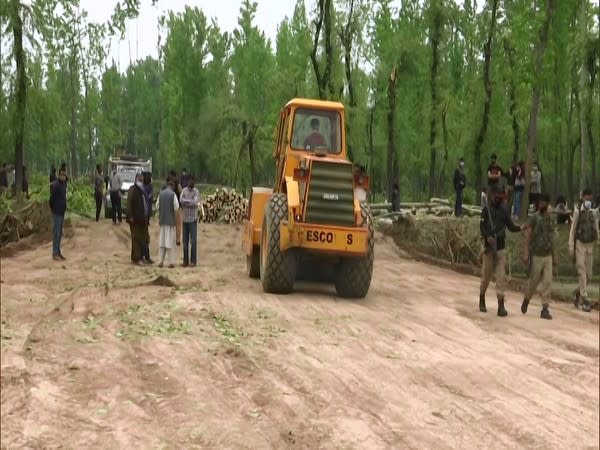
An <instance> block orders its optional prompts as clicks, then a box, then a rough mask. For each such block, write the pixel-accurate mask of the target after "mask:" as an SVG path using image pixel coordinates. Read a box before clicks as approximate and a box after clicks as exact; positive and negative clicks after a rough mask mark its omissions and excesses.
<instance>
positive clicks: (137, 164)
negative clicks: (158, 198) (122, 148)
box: [104, 155, 152, 219]
mask: <svg viewBox="0 0 600 450" xmlns="http://www.w3.org/2000/svg"><path fill="white" fill-rule="evenodd" d="M115 170H116V172H117V173H118V174H119V175H120V177H121V181H122V183H123V185H122V186H121V208H122V209H123V215H124V216H125V215H126V214H127V192H128V191H129V188H130V187H131V186H133V184H134V183H135V176H136V174H138V173H140V172H152V158H148V159H144V158H138V157H137V156H127V155H124V156H111V157H110V158H108V172H107V175H108V176H110V175H112V173H113V171H115ZM104 205H105V206H104V215H105V217H106V218H107V219H108V218H110V217H111V212H112V203H111V201H110V186H109V189H107V190H106V199H105V203H104Z"/></svg>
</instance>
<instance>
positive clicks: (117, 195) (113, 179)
mask: <svg viewBox="0 0 600 450" xmlns="http://www.w3.org/2000/svg"><path fill="white" fill-rule="evenodd" d="M108 181H109V189H110V204H111V210H110V212H111V217H112V221H113V225H116V224H117V214H118V215H119V223H122V222H123V212H122V210H121V188H122V187H123V181H121V176H120V175H119V174H118V173H117V165H116V164H113V166H112V173H111V175H110V177H109V180H108Z"/></svg>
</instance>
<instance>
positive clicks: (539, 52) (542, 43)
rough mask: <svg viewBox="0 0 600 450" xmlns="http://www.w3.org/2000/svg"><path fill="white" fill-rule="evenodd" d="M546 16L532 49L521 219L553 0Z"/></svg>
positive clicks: (526, 208)
mask: <svg viewBox="0 0 600 450" xmlns="http://www.w3.org/2000/svg"><path fill="white" fill-rule="evenodd" d="M546 1H547V3H546V17H545V19H544V22H543V24H542V27H541V29H540V39H539V41H538V42H537V44H536V46H535V50H534V61H535V65H534V74H533V75H534V76H533V80H534V81H533V83H534V84H533V96H532V100H531V112H530V114H529V126H528V128H527V163H526V165H525V192H524V193H523V202H522V205H523V207H522V208H521V219H525V217H527V212H528V211H529V188H530V183H531V166H532V163H533V153H534V151H535V146H536V142H537V117H538V112H539V108H540V99H541V96H542V83H541V80H540V78H541V74H542V68H543V62H544V52H545V51H546V46H547V45H548V29H549V28H550V21H551V20H552V15H553V13H554V0H546Z"/></svg>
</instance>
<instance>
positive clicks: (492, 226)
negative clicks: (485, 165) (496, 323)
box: [479, 185, 524, 317]
mask: <svg viewBox="0 0 600 450" xmlns="http://www.w3.org/2000/svg"><path fill="white" fill-rule="evenodd" d="M490 191H491V194H492V196H493V197H492V202H491V204H490V203H488V205H487V206H484V208H483V210H482V211H481V221H480V223H479V228H480V230H481V236H482V237H483V240H484V245H485V250H484V253H483V268H482V270H481V286H480V288H479V311H481V312H487V308H486V305H485V292H486V291H487V288H488V286H489V284H490V281H491V279H492V274H494V273H495V274H496V295H497V297H498V316H500V317H506V316H507V315H508V312H507V311H506V309H505V307H504V289H505V286H506V267H505V266H506V252H505V247H506V228H508V229H509V230H510V231H512V232H513V233H516V232H518V231H521V230H522V229H524V227H520V226H518V225H516V224H515V223H514V222H513V220H512V217H511V215H510V212H509V211H508V208H507V207H506V206H505V205H504V204H503V200H504V190H503V189H502V187H501V186H499V185H494V186H492V187H491V188H490ZM490 218H491V223H490Z"/></svg>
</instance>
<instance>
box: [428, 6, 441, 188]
mask: <svg viewBox="0 0 600 450" xmlns="http://www.w3.org/2000/svg"><path fill="white" fill-rule="evenodd" d="M433 8H434V11H433V18H432V22H433V23H432V24H431V35H430V40H431V73H430V74H431V77H430V86H431V110H430V123H429V125H430V129H429V197H430V198H431V197H433V196H434V195H435V191H436V182H435V166H436V162H437V150H436V148H435V136H436V122H437V114H438V110H439V108H438V95H437V72H438V65H439V60H440V55H439V45H440V39H441V34H442V17H441V12H440V10H439V8H440V6H439V4H436V5H435V6H433Z"/></svg>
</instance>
